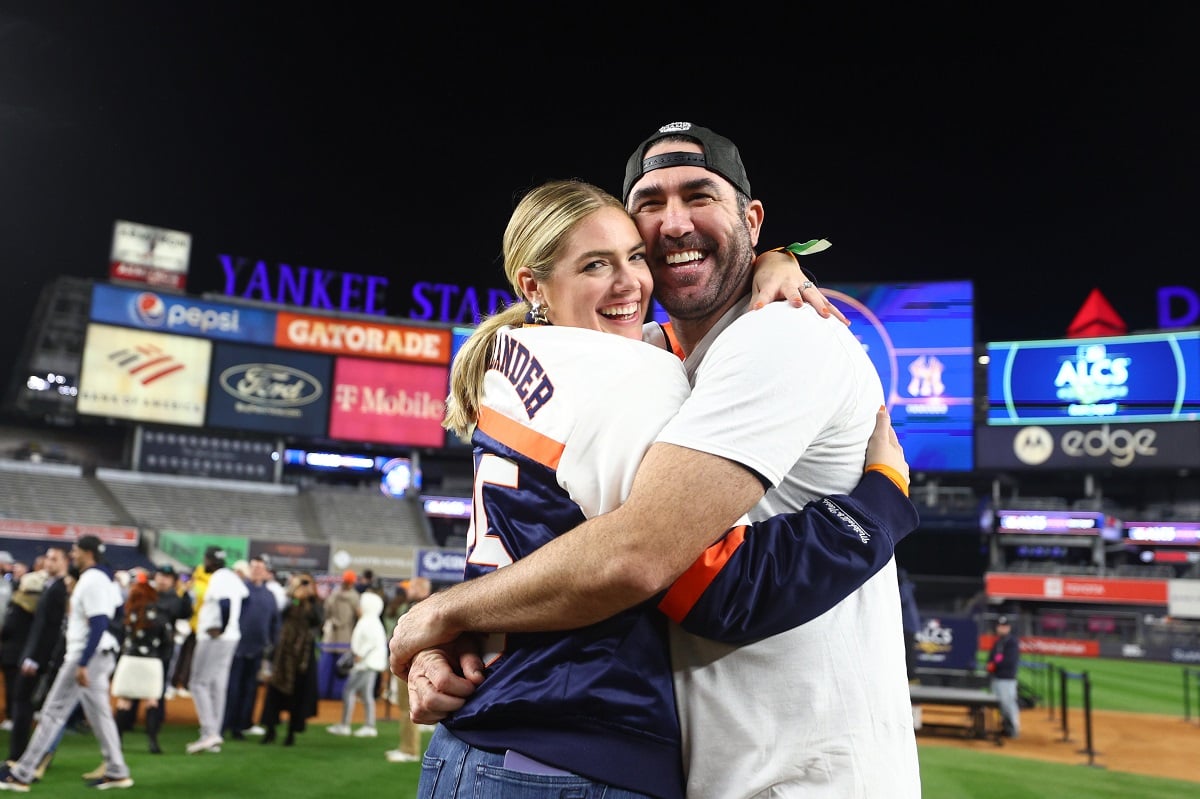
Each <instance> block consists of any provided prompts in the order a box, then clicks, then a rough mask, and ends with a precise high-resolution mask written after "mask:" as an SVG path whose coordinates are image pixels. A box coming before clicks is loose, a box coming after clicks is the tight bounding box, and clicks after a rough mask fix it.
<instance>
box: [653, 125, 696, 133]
mask: <svg viewBox="0 0 1200 799" xmlns="http://www.w3.org/2000/svg"><path fill="white" fill-rule="evenodd" d="M691 129H692V123H691V122H668V123H667V124H665V125H663V126H662V127H661V128H659V129H658V132H659V133H682V132H684V131H687V130H691Z"/></svg>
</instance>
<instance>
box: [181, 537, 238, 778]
mask: <svg viewBox="0 0 1200 799" xmlns="http://www.w3.org/2000/svg"><path fill="white" fill-rule="evenodd" d="M225 558H226V555H225V550H224V549H222V548H221V547H219V546H210V547H208V548H207V549H206V550H204V569H205V571H207V572H208V574H209V578H208V586H207V587H206V588H205V589H204V599H203V600H202V601H201V603H200V612H199V614H198V616H197V621H196V651H195V654H194V655H193V660H192V678H191V681H190V682H189V683H188V690H190V691H191V692H192V703H193V704H195V706H196V718H197V719H198V720H199V722H200V737H199V738H197V739H196V740H195V741H193V742H192V743H190V744H188V745H187V752H188V754H190V755H194V754H197V753H199V752H220V751H221V744H222V742H223V740H224V739H223V738H222V737H221V724H222V722H223V721H224V719H225V697H226V696H227V695H228V693H229V669H230V666H231V665H232V663H233V655H234V652H235V651H236V650H237V644H238V639H240V638H241V636H242V627H241V615H242V602H243V600H245V598H246V596H247V594H248V593H249V592H248V591H247V590H246V584H245V583H243V582H242V579H241V578H240V577H238V576H237V574H236V573H235V572H234V571H233V569H230V568H228V567H226V565H225Z"/></svg>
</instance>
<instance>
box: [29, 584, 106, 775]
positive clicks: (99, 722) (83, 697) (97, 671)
mask: <svg viewBox="0 0 1200 799" xmlns="http://www.w3.org/2000/svg"><path fill="white" fill-rule="evenodd" d="M68 603H69V604H68V608H67V630H66V638H67V642H66V643H67V648H66V653H65V655H64V656H63V662H62V665H61V666H60V667H59V669H58V675H57V676H56V677H55V678H54V684H53V685H51V686H50V691H49V693H47V694H46V701H45V703H44V704H43V705H42V715H41V717H40V719H39V721H38V724H37V727H36V728H34V731H33V737H32V738H30V739H29V745H28V746H26V747H25V752H24V754H22V755H21V759H20V760H19V761H17V763H16V765H14V766H13V767H12V774H13V776H15V777H16V778H17V779H19V780H20V781H21V782H24V783H26V784H28V783H31V782H33V777H34V769H36V768H37V765H38V763H40V762H41V760H42V758H43V757H44V756H45V755H46V753H47V752H49V751H50V750H51V749H52V748H53V747H54V746H55V744H56V743H57V741H58V738H59V734H60V733H61V732H62V729H63V727H64V726H66V723H67V717H68V716H70V715H71V711H73V710H74V709H75V705H76V703H79V704H82V705H83V715H84V717H85V718H86V719H87V721H88V724H89V725H90V726H91V728H92V733H93V734H94V735H95V736H96V741H97V742H98V743H99V744H100V754H102V755H103V756H104V773H105V775H106V776H109V777H114V778H124V777H128V776H129V766H128V765H126V763H125V756H124V753H123V752H122V751H121V738H120V736H119V734H118V733H117V723H116V721H114V720H113V714H112V700H111V699H110V698H109V695H108V679H109V676H110V675H111V674H112V671H113V668H114V667H115V666H116V662H117V649H118V644H117V639H116V638H114V637H113V635H112V633H110V632H108V631H107V630H106V631H105V632H104V634H103V635H102V636H101V637H100V643H99V644H98V645H97V646H96V651H95V652H93V653H92V657H91V659H90V660H88V662H87V676H88V684H87V687H84V686H82V685H80V684H79V683H78V682H76V679H75V671H76V669H77V668H78V667H79V661H80V658H81V656H82V655H83V653H84V650H85V648H86V646H87V641H88V635H89V632H90V630H91V619H92V618H94V617H96V616H103V617H105V618H108V619H111V618H112V617H113V615H114V614H115V613H116V612H117V609H118V608H120V607H121V606H122V604H124V599H123V598H122V596H121V590H120V589H119V588H118V587H117V584H116V583H115V582H113V579H112V575H111V573H110V572H109V571H108V569H107V567H105V566H92V567H91V568H88V569H85V570H84V572H83V574H81V575H79V580H78V581H77V582H76V583H75V587H74V589H72V591H71V597H70V599H69V600H68Z"/></svg>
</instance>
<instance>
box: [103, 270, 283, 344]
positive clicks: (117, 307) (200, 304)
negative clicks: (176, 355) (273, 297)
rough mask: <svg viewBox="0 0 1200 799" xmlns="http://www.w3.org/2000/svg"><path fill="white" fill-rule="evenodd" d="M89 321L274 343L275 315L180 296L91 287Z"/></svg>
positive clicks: (115, 287)
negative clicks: (90, 319)
mask: <svg viewBox="0 0 1200 799" xmlns="http://www.w3.org/2000/svg"><path fill="white" fill-rule="evenodd" d="M91 318H92V321H95V322H105V323H107V324H111V325H121V326H123V327H136V328H141V329H143V330H158V331H162V332H167V333H178V334H182V335H187V336H201V337H204V338H210V339H227V340H231V341H241V342H250V343H259V344H273V343H274V342H275V312H274V311H266V310H262V309H260V308H245V307H235V306H232V305H222V304H218V303H212V302H205V301H203V300H197V299H194V298H192V297H188V296H185V295H182V294H170V293H167V292H159V291H145V290H140V289H126V288H119V287H117V286H112V285H108V284H105V283H96V284H94V285H93V286H92V312H91Z"/></svg>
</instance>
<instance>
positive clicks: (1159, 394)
mask: <svg viewBox="0 0 1200 799" xmlns="http://www.w3.org/2000/svg"><path fill="white" fill-rule="evenodd" d="M987 350H988V380H987V382H988V409H987V423H988V424H989V425H1031V424H1036V425H1052V424H1076V425H1077V424H1085V423H1089V422H1091V423H1103V422H1141V423H1149V422H1176V421H1196V420H1200V331H1188V332H1180V333H1148V334H1142V335H1135V336H1111V337H1105V338H1086V339H1056V340H1051V341H999V342H990V343H988V345H987Z"/></svg>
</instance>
